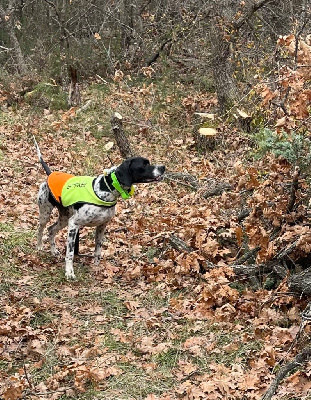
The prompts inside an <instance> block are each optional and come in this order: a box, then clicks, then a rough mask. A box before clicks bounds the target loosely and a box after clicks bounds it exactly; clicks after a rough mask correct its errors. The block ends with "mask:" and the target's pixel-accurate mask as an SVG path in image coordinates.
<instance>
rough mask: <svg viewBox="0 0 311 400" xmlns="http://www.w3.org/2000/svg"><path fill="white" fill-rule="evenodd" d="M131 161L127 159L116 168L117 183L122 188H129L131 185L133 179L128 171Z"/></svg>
mask: <svg viewBox="0 0 311 400" xmlns="http://www.w3.org/2000/svg"><path fill="white" fill-rule="evenodd" d="M132 161H133V160H132V159H131V158H128V159H127V160H125V161H123V163H122V164H121V165H119V166H118V168H117V169H116V172H115V174H116V176H117V178H118V181H119V183H120V184H121V185H122V186H126V187H131V186H132V183H133V177H132V174H131V171H130V168H131V164H132Z"/></svg>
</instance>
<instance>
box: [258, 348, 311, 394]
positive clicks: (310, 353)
mask: <svg viewBox="0 0 311 400" xmlns="http://www.w3.org/2000/svg"><path fill="white" fill-rule="evenodd" d="M310 357H311V347H306V348H305V349H303V350H302V352H301V353H299V354H297V355H296V357H295V358H294V359H293V361H290V362H289V363H287V364H285V365H284V366H283V367H282V368H281V369H280V371H279V372H278V373H277V375H276V377H275V378H274V380H273V382H272V383H271V385H270V387H269V389H268V390H267V391H266V393H265V394H264V395H263V396H262V398H261V400H271V398H272V396H273V395H274V394H275V392H276V391H277V388H278V386H279V384H280V383H281V381H282V380H283V379H284V378H285V377H286V375H287V374H288V373H289V372H291V371H293V369H296V368H299V367H301V364H302V363H304V362H306V361H307V360H308V359H309V358H310Z"/></svg>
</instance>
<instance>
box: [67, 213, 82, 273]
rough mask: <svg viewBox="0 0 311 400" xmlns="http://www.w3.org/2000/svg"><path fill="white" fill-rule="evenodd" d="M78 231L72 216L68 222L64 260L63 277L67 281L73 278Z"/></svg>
mask: <svg viewBox="0 0 311 400" xmlns="http://www.w3.org/2000/svg"><path fill="white" fill-rule="evenodd" d="M78 231H79V225H78V224H77V223H76V221H75V218H74V216H72V217H71V218H69V221H68V237H67V251H66V258H65V275H66V278H67V279H74V278H75V273H74V270H73V256H74V249H75V241H76V237H77V234H78Z"/></svg>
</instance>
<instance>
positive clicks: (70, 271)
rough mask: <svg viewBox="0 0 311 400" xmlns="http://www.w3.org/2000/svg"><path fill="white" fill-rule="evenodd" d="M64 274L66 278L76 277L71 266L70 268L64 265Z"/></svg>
mask: <svg viewBox="0 0 311 400" xmlns="http://www.w3.org/2000/svg"><path fill="white" fill-rule="evenodd" d="M65 276H66V279H76V275H75V273H74V270H73V268H72V267H71V268H67V266H66V269H65Z"/></svg>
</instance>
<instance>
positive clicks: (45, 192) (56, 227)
mask: <svg viewBox="0 0 311 400" xmlns="http://www.w3.org/2000/svg"><path fill="white" fill-rule="evenodd" d="M35 143H36V142H35ZM36 146H37V151H38V156H39V161H40V163H41V164H42V166H43V168H44V169H45V171H46V173H47V175H49V174H50V173H51V170H50V168H49V167H48V166H47V164H46V163H45V162H44V161H43V159H42V156H41V153H40V150H39V147H38V145H37V144H36ZM113 171H114V172H115V174H116V176H117V178H118V181H119V183H120V184H121V186H122V188H123V189H125V190H129V188H130V187H131V185H132V184H135V183H147V182H153V181H159V180H161V178H162V177H163V174H164V171H165V167H164V166H163V165H150V162H149V161H148V160H147V159H146V158H142V157H133V158H129V159H127V160H125V161H124V162H123V163H122V164H121V165H119V166H118V167H117V168H116V169H111V170H110V171H108V174H107V176H105V177H104V175H99V176H98V177H96V178H95V179H94V182H93V189H94V192H95V193H96V195H97V196H98V197H99V198H101V199H102V200H105V201H108V202H110V201H114V200H116V199H117V198H118V197H119V196H120V194H119V192H117V191H116V190H115V189H114V188H113V186H112V179H111V177H110V174H111V173H112V172H113ZM38 206H39V227H38V244H37V247H38V249H39V250H41V249H42V236H43V231H44V228H45V226H46V225H47V223H48V221H49V220H50V216H51V213H52V211H53V209H54V207H57V209H58V212H59V215H58V220H57V221H56V222H55V223H54V224H53V225H51V226H49V227H48V239H49V242H50V246H51V253H52V255H53V256H58V255H59V252H58V249H57V247H56V245H55V235H56V234H57V233H58V232H59V231H60V230H61V229H63V228H65V227H66V226H67V225H68V235H67V249H66V257H65V275H66V278H67V279H70V278H71V279H74V278H75V273H74V269H73V257H74V249H75V242H76V237H77V234H78V232H79V228H80V227H82V226H93V227H96V232H95V251H94V263H95V264H99V262H100V257H101V249H102V245H103V240H104V232H105V228H106V226H107V224H108V223H109V221H110V220H111V218H112V217H113V216H114V214H115V206H112V207H105V206H97V205H92V204H86V203H77V204H74V205H73V206H70V207H63V206H62V205H61V204H59V203H58V202H56V201H55V199H54V198H53V196H52V194H51V192H50V190H49V187H48V185H47V182H43V183H42V184H41V186H40V189H39V193H38Z"/></svg>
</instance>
